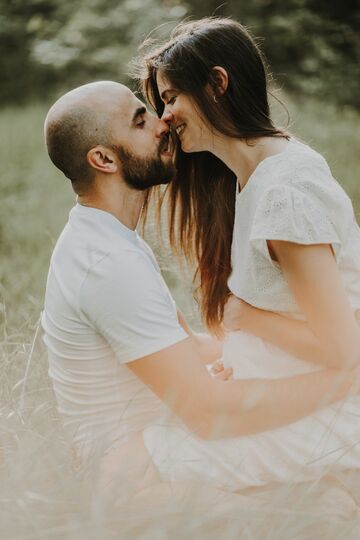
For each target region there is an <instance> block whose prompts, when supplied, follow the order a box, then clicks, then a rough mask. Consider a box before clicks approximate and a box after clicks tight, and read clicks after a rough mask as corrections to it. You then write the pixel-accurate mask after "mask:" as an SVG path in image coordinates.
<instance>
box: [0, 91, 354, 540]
mask: <svg viewBox="0 0 360 540" xmlns="http://www.w3.org/2000/svg"><path fill="white" fill-rule="evenodd" d="M289 110H290V113H291V117H292V123H291V127H290V129H291V131H292V132H293V133H294V134H296V135H298V136H300V137H301V138H302V139H303V140H305V141H307V142H309V143H310V144H311V145H313V146H314V147H315V148H316V149H318V150H319V151H321V152H322V153H323V154H324V155H325V157H326V158H327V160H328V162H329V164H330V166H331V168H332V170H333V173H334V176H335V177H336V178H337V179H338V180H339V182H340V183H341V184H342V185H343V187H344V188H345V190H346V191H347V192H348V194H349V195H350V196H351V197H352V200H353V203H354V207H355V212H356V215H357V216H359V217H360V183H359V181H358V176H357V171H359V170H360V154H359V150H358V148H359V143H360V125H359V115H358V114H357V113H355V112H353V111H350V110H343V111H337V110H336V109H334V108H333V107H332V106H330V105H327V104H324V103H320V102H310V103H309V102H307V103H302V102H296V101H295V100H294V99H292V101H291V103H290V106H289ZM45 113H46V106H44V105H39V104H37V105H32V106H28V107H26V108H22V109H16V108H9V109H4V110H2V111H0V140H1V144H0V155H1V164H2V167H1V169H2V170H1V177H0V196H1V213H0V255H1V266H0V316H1V326H0V332H1V334H0V336H1V337H0V349H1V356H0V381H1V384H0V539H1V540H2V539H4V540H5V539H6V540H7V539H13V540H15V539H17V540H20V539H29V540H30V539H36V540H37V539H48V538H58V539H69V540H70V539H75V538H76V539H78V538H79V539H85V538H87V539H88V538H91V539H101V540H102V539H107V538H128V539H129V540H131V539H132V538H144V539H145V538H149V539H150V538H154V539H158V538H159V539H163V538H164V539H165V538H168V537H170V532H169V531H170V529H168V532H165V528H161V527H160V528H159V522H160V523H162V524H164V523H165V522H166V519H165V520H164V515H165V514H164V509H162V510H163V512H161V511H160V510H159V509H158V510H157V512H158V513H156V511H154V514H152V515H150V516H149V515H147V514H146V512H145V513H143V514H142V515H141V519H142V520H143V521H142V523H143V529H142V532H141V531H140V530H138V529H136V527H135V525H134V524H133V522H132V520H131V517H129V516H131V512H130V514H129V512H126V511H125V510H126V508H125V510H124V511H123V512H122V513H121V512H117V513H116V516H114V515H113V516H111V515H110V514H109V512H108V509H107V510H104V508H102V507H101V505H100V504H97V503H94V499H93V498H92V490H93V487H94V483H93V482H94V476H93V471H91V469H89V468H87V469H86V470H84V468H82V467H76V463H75V461H74V459H73V458H72V457H71V451H70V448H69V445H68V443H67V442H66V441H65V440H64V438H63V435H62V431H61V423H60V422H59V419H58V417H57V413H56V409H55V404H54V399H53V394H52V390H51V386H50V383H49V380H48V377H47V363H46V355H45V351H44V347H43V344H42V341H41V332H40V330H39V316H40V312H41V309H42V303H43V294H44V288H45V282H46V274H47V267H48V263H49V258H50V254H51V251H52V248H53V246H54V243H55V241H56V238H57V236H58V234H59V232H60V231H61V229H62V227H63V225H64V223H65V221H66V219H67V215H68V212H69V209H70V208H71V206H72V205H73V203H74V195H73V193H72V191H71V188H70V185H69V183H68V181H67V180H66V179H65V178H63V177H62V175H61V174H60V173H59V172H57V171H56V170H55V169H54V167H53V166H52V164H51V163H50V162H49V160H48V158H47V155H46V152H45V149H44V144H43V136H42V124H43V119H44V116H45ZM149 239H150V242H151V243H152V244H153V247H154V249H155V252H156V253H157V254H158V255H159V258H160V262H161V265H162V267H163V269H164V274H165V277H166V279H167V281H168V284H169V286H170V288H171V289H172V292H173V294H174V296H175V298H176V300H177V302H178V304H179V305H180V307H181V309H182V310H183V311H184V313H185V314H186V315H187V317H188V319H189V320H190V321H191V322H192V323H193V324H195V325H196V326H199V324H200V323H199V320H198V317H197V312H196V308H195V306H194V303H193V301H192V297H191V283H190V275H187V274H185V275H183V274H180V273H179V271H178V270H177V268H176V266H175V265H174V263H173V262H172V257H171V256H170V253H169V250H168V248H167V247H163V246H161V245H159V242H158V240H157V235H156V234H155V233H151V231H150V232H149ZM184 283H185V284H188V285H184ZM279 497H280V496H279ZM302 502H303V501H302V499H301V497H299V498H298V499H297V500H296V501H294V504H293V505H292V507H291V510H290V508H288V511H285V510H284V513H283V515H282V516H281V515H280V514H281V512H280V514H278V517H277V520H278V521H277V522H276V523H278V528H277V529H274V528H273V527H274V525H272V526H268V527H266V523H265V521H264V515H262V518H261V519H260V518H259V516H258V515H257V514H256V513H255V514H254V515H253V518H252V523H253V525H252V526H250V525H249V528H248V529H247V532H246V530H245V533H244V530H243V529H242V533H243V534H244V536H243V538H247V539H249V540H253V539H255V538H256V540H260V538H261V540H263V539H265V538H267V539H274V540H280V539H281V540H283V539H284V540H287V539H290V538H291V539H292V540H293V539H294V538H309V539H310V538H311V539H313V540H316V539H317V538H320V536H304V535H305V533H306V531H307V530H308V529H306V526H305V525H306V524H307V523H310V522H312V523H313V522H314V516H313V515H312V514H311V509H310V508H309V507H308V508H307V509H306V510H304V506H303V505H302ZM329 504H330V507H331V502H330V503H329ZM282 505H284V506H282ZM333 506H334V507H336V501H335V502H333ZM279 508H280V510H281V508H286V504H285V497H283V498H281V497H280V498H279V499H278V501H277V503H276V508H275V506H273V513H274V514H276V512H278V511H279ZM323 508H324V509H325V510H324V513H323V515H322V518H323V520H322V521H323V523H324V526H326V531H327V535H326V536H321V537H324V538H325V537H326V538H340V537H344V538H358V537H360V533H359V536H353V534H355V533H354V531H358V532H359V529H357V528H356V527H359V521H358V519H355V518H354V516H353V514H351V519H350V520H349V519H346V520H344V521H342V520H341V519H340V521H336V520H335V521H331V520H329V519H328V517H327V516H328V508H329V506H328V503H327V502H326V500H325V499H324V506H323ZM297 509H298V512H297ZM169 512H170V514H171V512H172V514H171V515H172V516H173V517H172V525H171V526H172V527H173V531H176V533H174V532H172V533H171V536H172V537H173V538H190V537H191V535H192V537H195V536H194V535H193V533H194V531H198V529H196V527H197V526H198V525H199V523H200V524H201V523H203V521H208V522H211V519H212V520H214V519H215V518H214V516H215V517H216V512H214V515H213V516H212V518H210V516H209V515H208V511H207V509H206V508H204V507H200V506H198V507H197V506H196V505H194V504H190V505H188V506H187V507H186V508H185V509H184V512H187V519H186V520H184V519H183V517H182V516H183V514H179V510H177V514H176V512H175V514H176V519H175V518H174V510H173V508H172V509H171V511H170V510H169ZM259 512H260V511H259ZM170 514H169V515H170ZM248 514H249V512H248V511H247V514H246V515H247V516H248ZM335 514H336V509H335ZM229 515H230V514H229ZM234 515H235V514H234ZM237 515H238V514H237ZM199 516H202V518H200V517H199ZM257 516H258V517H257ZM294 516H295V517H294ZM299 516H300V517H299ZM318 517H319V516H318ZM347 517H349V516H347ZM139 519H140V518H139ZM259 519H260V521H259ZM269 519H270V518H269ZM176 520H177V521H176ZM191 520H193V521H191ZM261 520H262V521H261ZM140 521H141V520H140ZM315 521H316V520H315ZM236 523H237V524H238V525H239V523H238V522H236ZM259 523H260V525H261V526H262V525H263V524H264V523H265V525H264V526H265V529H266V533H265V532H264V530H265V529H264V528H261V527H260V525H259ZM270 523H274V522H272V521H269V524H270ZM285 523H286V524H287V528H286V527H284V524H285ZM191 524H193V525H191ZM223 524H224V522H223ZM254 524H255V525H254ZM191 526H193V527H194V528H193V529H191ZM164 527H165V525H164ZM189 527H190V528H189ZM214 527H215V528H214ZM214 527H213V528H212V532H211V534H215V533H214V531H216V526H215V525H214ZM224 527H225V526H224ZM226 527H227V528H226ZM226 527H225V528H223V529H222V530H221V531H220V532H219V534H220V536H216V535H215V536H211V534H210V532H209V531H208V532H207V533H203V535H202V536H197V537H198V538H200V537H201V538H210V537H211V538H212V537H214V538H220V537H221V538H224V539H226V538H229V539H230V538H234V539H235V538H236V539H238V538H240V536H239V535H238V532H239V530H240V529H239V528H238V529H236V530H235V529H234V528H232V529H231V527H230V525H229V523H228V522H227V525H226ZM239 527H240V525H239ZM251 527H252V528H251ZM279 527H280V529H279ZM291 527H293V529H291ZM301 527H303V528H302V529H301ZM289 528H290V529H289ZM135 530H136V531H137V532H136V533H135ZM171 530H172V529H171ZM199 530H200V529H199ZM279 530H281V531H282V532H281V534H280V533H279ZM313 530H315V529H313ZM155 531H156V532H155ZM181 531H182V533H181ZM191 531H192V532H191ZM261 531H263V532H261ZM291 531H293V532H291ZM301 531H302V532H301ZM304 531H305V532H304ZM194 534H195V533H194ZM197 534H200V533H199V532H198V533H197ZM301 534H303V536H301ZM306 534H307V533H306ZM319 534H320V533H319ZM356 534H357V533H356ZM168 535H169V536H168Z"/></svg>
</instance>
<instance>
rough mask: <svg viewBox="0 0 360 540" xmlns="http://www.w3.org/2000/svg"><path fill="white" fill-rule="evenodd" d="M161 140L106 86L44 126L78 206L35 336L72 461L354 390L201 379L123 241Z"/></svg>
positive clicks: (232, 426) (213, 431) (264, 423)
mask: <svg viewBox="0 0 360 540" xmlns="http://www.w3.org/2000/svg"><path fill="white" fill-rule="evenodd" d="M168 135H169V126H168V125H167V124H166V123H165V122H164V121H162V120H161V119H158V118H156V117H155V116H153V115H152V114H150V113H149V112H148V111H147V110H146V108H145V107H144V105H143V103H141V102H140V101H139V99H138V98H137V97H136V96H135V95H134V94H133V93H132V92H131V91H130V90H129V89H128V88H126V87H124V86H122V85H120V84H117V83H114V82H98V83H92V84H88V85H84V86H82V87H80V88H77V89H75V90H73V91H71V92H69V93H68V94H65V95H64V96H63V97H61V98H60V99H59V100H58V101H57V102H56V103H55V104H54V105H53V106H52V107H51V109H50V111H49V113H48V115H47V118H46V122H45V136H46V144H47V149H48V152H49V155H50V158H51V160H52V161H53V163H54V164H55V165H56V166H57V167H58V168H59V169H60V170H61V171H62V172H63V173H64V174H65V175H66V176H67V177H68V178H69V179H70V180H71V182H72V187H73V189H74V191H75V193H76V194H77V197H78V202H77V204H76V206H75V207H74V208H73V209H72V210H71V212H70V216H69V221H68V223H67V225H66V226H65V228H64V230H63V232H62V234H61V236H60V238H59V240H58V242H57V244H56V247H55V249H54V253H53V255H52V259H51V264H50V270H49V275H48V282H47V289H46V298H45V309H44V313H43V319H42V324H43V328H44V331H45V338H44V339H45V343H46V345H47V348H48V352H49V365H50V370H49V373H50V377H51V378H52V380H53V384H54V390H55V394H56V398H57V401H58V406H59V411H60V413H61V414H62V415H63V418H64V423H65V426H66V427H67V429H68V430H69V431H70V432H71V435H72V437H73V439H74V443H75V446H76V448H77V450H78V452H79V453H80V454H81V455H87V454H89V453H90V452H92V451H94V450H95V449H96V450H98V451H100V452H103V451H105V450H108V449H109V448H111V447H112V446H113V445H115V444H118V445H119V443H121V442H123V443H125V442H126V441H127V442H129V441H130V440H135V441H136V443H138V444H143V435H142V434H143V432H144V430H145V431H146V430H148V429H149V430H150V431H148V437H147V442H146V441H145V442H146V448H147V449H148V450H149V448H150V446H151V448H152V449H153V450H152V451H153V452H155V450H154V448H155V446H156V444H155V445H152V444H150V442H149V437H151V426H153V425H155V424H157V423H159V422H160V421H163V419H164V415H165V416H166V415H167V414H168V411H171V412H172V413H173V414H174V416H175V417H176V418H178V419H179V420H180V421H181V425H184V426H185V428H186V429H187V430H190V431H191V432H193V433H194V434H195V435H193V436H192V438H193V440H194V441H197V442H201V440H202V439H210V438H228V437H230V438H233V437H239V436H244V435H249V434H253V433H257V432H261V431H264V430H269V429H274V428H277V427H279V426H282V425H286V424H288V423H290V422H294V421H296V420H298V419H299V418H302V417H303V416H306V415H308V414H310V413H312V412H313V411H315V410H316V409H317V408H318V407H320V406H321V405H324V404H323V403H321V402H322V401H323V398H322V396H329V400H328V403H330V402H335V401H337V400H340V399H342V398H343V397H344V396H345V395H346V394H347V393H348V392H349V391H350V388H351V385H352V383H353V375H352V374H346V373H344V374H343V376H342V378H341V380H338V373H337V372H336V371H332V370H326V371H322V372H317V373H311V374H309V375H303V376H297V377H292V378H289V379H283V380H273V381H267V380H247V381H241V380H238V381H226V382H224V381H221V380H218V379H216V378H214V377H211V376H210V375H209V373H208V371H207V369H206V367H205V365H204V361H205V362H207V361H208V360H209V356H208V355H205V358H203V359H202V358H201V354H200V352H199V347H198V346H197V341H196V337H195V336H193V335H191V332H190V331H189V330H188V328H187V327H186V324H185V322H184V321H182V325H181V324H180V322H179V318H178V315H177V310H176V306H175V303H174V301H173V299H172V298H171V295H170V293H169V291H168V289H167V287H166V285H165V282H164V280H163V278H162V277H161V274H160V271H159V268H158V266H157V264H156V261H155V259H154V256H153V254H152V252H151V250H150V248H149V247H148V246H147V245H146V244H145V242H144V241H143V240H142V239H141V238H140V237H139V236H138V235H137V233H136V231H135V227H136V224H137V222H138V219H139V216H140V213H141V209H142V205H143V202H144V197H145V194H146V190H147V188H149V187H150V186H152V185H155V184H160V183H163V184H166V183H168V182H170V181H171V179H172V177H173V175H174V166H173V163H172V154H171V148H170V144H169V137H168ZM203 360H204V361H203ZM179 420H175V422H179ZM187 433H188V431H187ZM187 437H188V435H187ZM194 444H195V442H194ZM120 446H121V445H120ZM123 448H126V445H125V444H124V446H123ZM150 453H151V451H150ZM126 455H127V456H128V457H127V458H126ZM121 456H122V457H121V458H120V454H119V459H125V460H127V459H128V458H129V453H128V454H126V453H125V457H124V452H123V453H122V454H121ZM153 457H156V456H153ZM129 459H130V458H129ZM137 463H138V462H137V461H136V460H135V461H134V468H136V467H137ZM247 474H248V475H249V477H251V474H252V473H251V471H247ZM249 483H250V484H251V480H250V481H249ZM235 487H236V486H235Z"/></svg>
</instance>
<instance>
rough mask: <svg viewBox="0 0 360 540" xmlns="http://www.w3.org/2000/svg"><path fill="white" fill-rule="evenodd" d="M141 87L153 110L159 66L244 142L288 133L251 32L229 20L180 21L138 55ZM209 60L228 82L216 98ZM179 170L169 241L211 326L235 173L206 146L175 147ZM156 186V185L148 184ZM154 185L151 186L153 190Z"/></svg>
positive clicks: (224, 275)
mask: <svg viewBox="0 0 360 540" xmlns="http://www.w3.org/2000/svg"><path fill="white" fill-rule="evenodd" d="M140 66H141V72H140V75H139V78H140V83H141V89H142V92H143V94H144V95H145V96H146V98H147V100H148V101H149V102H150V104H151V105H152V106H153V107H154V109H155V110H156V112H157V114H158V115H159V117H160V116H161V115H162V114H163V111H164V103H163V102H162V100H161V98H160V95H159V91H158V87H157V81H156V75H157V73H158V71H159V70H161V74H162V76H163V77H165V78H166V79H167V80H168V81H169V82H170V83H171V85H172V87H173V88H175V89H176V90H178V91H180V92H182V93H184V94H187V95H188V96H190V97H191V98H192V100H193V102H194V103H195V106H196V107H197V108H198V110H199V112H200V113H201V114H202V116H203V117H204V118H205V119H207V121H208V122H209V124H210V125H211V126H213V127H214V128H215V129H216V130H217V131H219V132H221V133H223V134H224V135H227V136H230V137H234V138H238V139H243V140H246V141H249V144H250V142H251V140H254V139H256V138H258V137H264V136H266V137H269V136H286V134H285V133H284V132H283V131H282V130H280V129H277V128H276V127H275V126H274V125H273V123H272V121H271V118H270V109H269V103H268V92H267V77H266V69H265V63H264V60H263V56H262V54H261V52H260V50H259V48H258V46H257V45H256V43H255V41H254V39H253V38H252V37H251V36H250V34H249V32H248V31H247V30H246V29H245V28H244V27H243V26H242V25H241V24H240V23H238V22H235V21H233V20H230V19H218V18H210V19H201V20H199V21H195V22H190V23H182V24H180V25H179V26H178V27H177V28H176V29H175V31H174V32H173V33H172V35H171V37H170V40H169V41H168V42H166V43H165V44H163V45H161V46H157V47H156V48H152V50H151V51H150V52H149V53H147V54H145V55H143V57H142V58H141V62H140ZM214 66H221V67H223V68H224V69H225V70H226V71H227V73H228V79H229V82H228V88H227V90H226V92H225V94H224V95H223V96H222V97H221V98H219V99H218V102H215V101H214V100H213V99H212V96H210V95H209V92H208V91H206V88H205V87H206V86H207V85H209V84H210V85H211V87H212V88H213V90H214V93H215V94H216V93H217V81H216V78H215V72H214V70H213V68H214ZM176 169H177V174H176V177H175V178H174V180H173V181H172V182H171V183H170V184H169V185H168V186H167V188H166V191H165V196H162V197H161V198H160V199H159V200H160V208H161V204H162V202H163V201H164V200H165V199H167V201H168V217H169V234H170V242H171V244H172V246H173V247H174V248H175V249H179V248H180V249H181V250H182V251H183V252H184V253H185V255H186V256H187V257H188V258H189V259H190V260H195V261H196V263H197V270H196V275H197V277H198V279H199V291H200V298H199V300H200V306H201V313H202V316H203V319H204V321H205V323H206V324H207V326H208V328H209V329H210V330H212V331H214V332H215V333H217V332H218V331H219V327H220V324H221V321H222V318H223V313H224V305H225V302H226V298H227V296H228V294H229V289H228V286H227V280H228V278H229V275H230V273H231V243H232V232H233V225H234V217H235V196H236V189H237V180H236V176H235V174H234V173H233V172H232V171H231V170H230V169H228V167H227V166H226V165H225V164H224V163H223V162H222V161H220V160H219V159H218V158H217V157H215V156H214V155H213V154H211V153H209V152H197V153H185V152H182V151H181V148H180V147H178V148H177V150H176ZM153 191H154V190H153ZM155 191H156V190H155Z"/></svg>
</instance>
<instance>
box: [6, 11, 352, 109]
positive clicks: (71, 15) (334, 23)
mask: <svg viewBox="0 0 360 540" xmlns="http://www.w3.org/2000/svg"><path fill="white" fill-rule="evenodd" d="M356 8H357V2H356V0H347V2H343V1H340V0H332V1H331V2H328V1H325V0H286V1H285V0H252V1H251V2H249V1H248V0H227V2H225V3H221V1H219V0H208V1H207V2H204V1H203V0H12V1H11V2H9V1H8V0H0V46H1V51H2V55H1V57H0V70H1V73H2V85H1V87H0V98H1V100H2V103H5V102H9V101H20V100H22V99H26V98H29V97H34V96H40V98H41V99H42V98H43V97H44V96H46V95H49V93H53V92H54V91H55V90H57V89H58V88H59V87H62V88H66V89H68V88H70V87H71V86H75V85H77V84H81V83H83V82H88V81H89V80H95V79H104V78H111V79H116V80H120V81H123V82H129V80H128V77H127V71H128V68H127V64H128V62H129V60H130V59H131V57H132V56H134V55H135V54H136V51H137V47H138V45H139V44H140V43H141V42H142V40H143V39H144V38H145V37H146V36H147V35H148V33H149V32H151V31H152V30H153V29H154V28H156V27H159V26H161V25H163V24H164V26H163V27H162V30H161V31H162V32H164V33H168V31H169V30H170V28H171V26H172V25H173V24H176V22H178V21H179V20H181V19H183V18H185V17H187V16H194V17H202V16H210V15H226V16H229V15H230V16H232V17H234V18H235V19H238V20H240V21H241V22H242V23H244V24H245V25H246V26H248V27H249V28H250V29H251V30H252V31H253V33H254V34H255V35H256V36H261V42H262V45H263V49H264V51H265V53H266V55H267V57H268V59H269V61H270V65H271V66H272V69H273V72H274V73H275V76H276V79H277V80H278V82H279V83H281V84H282V85H284V86H285V87H286V88H287V89H289V90H293V91H296V92H302V93H305V94H307V95H316V96H317V97H321V98H323V99H326V100H328V101H335V102H337V103H340V104H342V105H351V106H353V107H357V108H359V107H360V97H359V96H360V94H359V92H358V90H357V85H358V80H359V77H360V62H359V60H360V58H359V57H360V50H359V40H358V32H357V29H358V27H359V22H360V21H359V18H360V11H359V10H357V9H356Z"/></svg>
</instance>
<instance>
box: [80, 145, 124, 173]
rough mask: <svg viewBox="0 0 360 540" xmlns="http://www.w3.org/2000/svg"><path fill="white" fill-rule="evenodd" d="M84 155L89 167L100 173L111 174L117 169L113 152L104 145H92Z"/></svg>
mask: <svg viewBox="0 0 360 540" xmlns="http://www.w3.org/2000/svg"><path fill="white" fill-rule="evenodd" d="M86 157H87V161H88V163H89V165H90V167H92V168H93V169H96V170H97V171H100V172H102V173H105V174H109V173H110V174H113V173H115V172H116V171H117V169H118V166H117V163H116V159H115V156H114V154H113V152H112V151H111V150H110V149H109V148H106V147H105V146H100V145H98V146H94V148H91V149H90V150H89V151H88V153H87V156H86Z"/></svg>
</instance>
